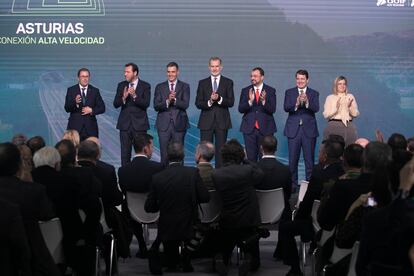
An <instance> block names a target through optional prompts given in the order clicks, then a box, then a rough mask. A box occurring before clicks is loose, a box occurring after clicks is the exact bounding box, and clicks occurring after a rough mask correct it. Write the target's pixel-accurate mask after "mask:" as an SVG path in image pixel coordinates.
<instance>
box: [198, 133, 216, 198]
mask: <svg viewBox="0 0 414 276" xmlns="http://www.w3.org/2000/svg"><path fill="white" fill-rule="evenodd" d="M214 151H215V149H214V145H213V143H211V142H207V141H201V142H200V143H198V145H197V148H196V153H195V161H196V163H197V168H198V170H199V172H200V176H201V179H202V180H203V183H204V185H205V186H206V188H207V189H208V190H209V191H210V190H215V189H216V187H215V186H214V183H213V178H212V177H211V174H212V173H213V171H214V168H213V165H212V164H211V160H213V157H214Z"/></svg>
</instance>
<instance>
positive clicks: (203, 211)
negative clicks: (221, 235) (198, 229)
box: [198, 190, 222, 224]
mask: <svg viewBox="0 0 414 276" xmlns="http://www.w3.org/2000/svg"><path fill="white" fill-rule="evenodd" d="M209 194H210V201H209V202H208V203H201V204H200V207H201V208H200V209H199V212H198V213H199V216H200V221H201V223H207V224H209V223H213V222H216V221H217V219H218V218H219V217H220V212H221V206H222V202H221V198H220V195H219V193H218V192H217V191H216V190H212V191H209Z"/></svg>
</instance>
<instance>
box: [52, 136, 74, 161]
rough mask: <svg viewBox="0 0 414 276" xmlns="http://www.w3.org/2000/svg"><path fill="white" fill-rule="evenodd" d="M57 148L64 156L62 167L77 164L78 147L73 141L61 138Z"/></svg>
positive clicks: (62, 156)
mask: <svg viewBox="0 0 414 276" xmlns="http://www.w3.org/2000/svg"><path fill="white" fill-rule="evenodd" d="M55 148H56V149H57V150H58V151H59V154H60V157H61V158H62V160H61V164H62V167H71V166H74V165H75V162H76V148H75V145H74V144H73V142H72V141H70V140H66V139H64V140H61V141H59V142H58V143H57V144H56V145H55Z"/></svg>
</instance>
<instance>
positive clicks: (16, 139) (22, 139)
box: [11, 133, 27, 146]
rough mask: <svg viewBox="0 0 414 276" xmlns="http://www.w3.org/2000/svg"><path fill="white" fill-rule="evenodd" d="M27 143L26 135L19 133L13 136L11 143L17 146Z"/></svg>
mask: <svg viewBox="0 0 414 276" xmlns="http://www.w3.org/2000/svg"><path fill="white" fill-rule="evenodd" d="M26 141H27V137H26V135H24V134H22V133H17V134H16V135H14V136H13V138H12V141H11V142H12V143H13V144H14V145H16V146H19V145H23V144H25V143H26Z"/></svg>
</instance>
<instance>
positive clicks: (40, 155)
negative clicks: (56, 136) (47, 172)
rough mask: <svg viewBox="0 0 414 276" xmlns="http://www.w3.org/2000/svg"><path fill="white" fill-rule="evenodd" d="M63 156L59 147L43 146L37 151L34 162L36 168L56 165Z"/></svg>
mask: <svg viewBox="0 0 414 276" xmlns="http://www.w3.org/2000/svg"><path fill="white" fill-rule="evenodd" d="M60 161H61V157H60V154H59V152H58V151H57V149H55V148H54V147H43V148H41V149H40V150H38V151H36V153H35V155H34V156H33V163H34V166H35V168H37V167H40V166H49V167H52V168H55V167H56V164H57V163H60Z"/></svg>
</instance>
